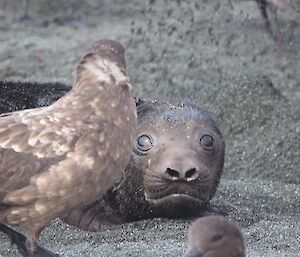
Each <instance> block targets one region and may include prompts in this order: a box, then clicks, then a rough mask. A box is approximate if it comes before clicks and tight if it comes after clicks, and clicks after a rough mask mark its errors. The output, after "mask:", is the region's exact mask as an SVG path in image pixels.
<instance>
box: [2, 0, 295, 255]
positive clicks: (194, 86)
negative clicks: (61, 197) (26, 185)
mask: <svg viewBox="0 0 300 257" xmlns="http://www.w3.org/2000/svg"><path fill="white" fill-rule="evenodd" d="M153 2H154V3H153ZM230 2H231V3H232V6H231V5H230ZM286 2H287V3H288V4H289V5H288V6H292V5H293V8H287V9H284V10H282V11H280V13H279V14H280V18H285V19H286V20H293V19H296V18H297V17H298V18H299V10H300V4H299V2H297V1H296V0H295V1H286ZM32 3H34V5H33V6H31V11H32V15H33V17H34V18H35V20H36V21H39V22H40V21H43V20H47V21H49V26H48V27H46V28H37V27H28V26H24V25H23V24H17V23H15V22H14V19H15V18H16V17H17V16H18V14H19V13H20V2H19V1H8V0H3V1H1V2H0V79H2V80H3V79H7V80H11V79H14V80H37V81H60V82H64V83H72V79H73V78H72V75H71V72H72V69H73V67H74V65H75V63H76V61H77V60H78V58H79V56H80V55H81V53H82V51H83V49H84V48H85V47H86V46H88V44H90V43H91V42H92V41H94V40H96V39H99V38H114V39H118V40H120V41H121V42H122V43H123V44H124V45H125V46H126V49H127V54H126V57H127V62H128V70H129V74H130V77H131V81H132V84H133V85H134V87H135V92H136V94H137V95H139V96H144V97H154V98H161V97H163V98H189V99H192V101H193V102H195V103H197V104H199V105H203V106H205V107H206V108H207V109H208V110H209V111H210V112H212V113H213V115H214V116H215V118H216V119H217V120H218V121H219V123H220V126H221V128H222V130H223V132H224V137H225V140H226V143H227V149H226V151H227V153H226V165H225V170H224V176H223V180H222V182H221V186H220V188H219V190H218V192H217V195H216V197H215V201H217V202H222V203H227V204H229V203H230V204H232V205H233V206H234V208H233V211H232V212H231V214H230V217H231V218H232V219H234V220H237V221H238V222H239V224H240V225H241V226H242V227H243V232H244V235H245V241H246V242H247V253H248V255H247V256H256V257H259V256H268V257H270V256H272V257H273V256H274V257H275V256H278V257H279V256H289V257H294V256H300V254H299V241H300V216H299V210H300V202H299V199H300V186H299V183H300V163H299V161H300V152H299V151H300V150H299V145H300V73H299V70H300V61H299V60H300V43H299V42H298V41H297V40H298V38H297V33H298V32H297V29H296V30H295V31H296V32H295V35H296V36H295V41H294V43H293V44H290V45H278V44H275V43H274V42H273V40H272V39H271V38H270V36H269V34H267V33H266V31H265V29H264V26H263V22H262V19H261V17H260V15H259V12H258V10H257V7H256V5H255V4H254V3H253V1H249V0H248V1H216V0H212V1H204V0H202V1H196V0H195V1H191V0H190V1H188V0H187V1H172V0H169V1H125V0H123V1H108V0H107V1H96V0H85V1H83V0H82V1H79V2H78V8H79V10H78V11H77V13H76V15H78V17H80V18H81V19H82V20H83V21H84V22H85V23H87V24H92V25H94V26H93V27H92V28H81V29H74V28H72V27H70V26H59V25H57V24H55V23H54V22H52V20H53V17H60V16H62V15H63V13H64V6H60V3H61V1H59V0H57V1H49V0H43V1H38V0H35V1H33V0H32ZM49 3H51V4H50V5H49ZM84 3H85V4H84ZM178 3H180V4H178ZM297 15H298V16H297ZM298 20H300V19H298ZM271 82H273V84H272V83H271ZM189 224H190V221H182V220H165V219H163V220H161V219H155V220H148V221H141V222H137V223H133V224H125V225H124V226H119V227H115V228H112V229H111V230H109V231H103V232H99V233H87V232H84V231H79V230H76V229H74V228H71V227H69V226H66V225H64V224H63V223H61V222H60V221H56V222H54V223H53V224H52V225H51V226H49V228H47V229H46V230H45V232H44V233H43V236H42V242H43V244H44V245H46V246H47V247H49V248H51V249H53V250H54V251H56V252H58V253H61V254H63V255H64V256H180V254H181V253H182V252H183V251H184V248H185V234H186V230H187V227H188V225H189ZM10 249H11V247H10V244H9V242H8V240H7V239H6V238H5V237H4V236H3V235H2V234H0V256H1V255H2V256H15V253H14V252H11V250H10Z"/></svg>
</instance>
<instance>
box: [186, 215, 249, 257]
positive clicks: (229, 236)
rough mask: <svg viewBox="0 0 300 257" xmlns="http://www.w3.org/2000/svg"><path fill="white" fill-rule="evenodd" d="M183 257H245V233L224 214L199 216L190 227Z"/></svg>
mask: <svg viewBox="0 0 300 257" xmlns="http://www.w3.org/2000/svg"><path fill="white" fill-rule="evenodd" d="M183 257H245V248H244V241H243V235H242V233H241V232H240V230H239V228H238V226H237V225H236V224H234V223H233V222H231V221H229V220H227V219H226V218H224V217H222V216H206V217H203V218H199V219H197V220H196V221H195V222H194V223H193V224H192V226H191V227H190V229H189V232H188V249H187V251H186V252H185V254H184V255H183Z"/></svg>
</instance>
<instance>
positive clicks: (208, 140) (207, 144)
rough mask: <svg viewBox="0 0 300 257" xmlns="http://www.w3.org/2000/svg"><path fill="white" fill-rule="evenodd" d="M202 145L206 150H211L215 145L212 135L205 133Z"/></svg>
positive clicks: (201, 139)
mask: <svg viewBox="0 0 300 257" xmlns="http://www.w3.org/2000/svg"><path fill="white" fill-rule="evenodd" d="M200 145H201V147H202V148H203V149H204V150H207V151H211V150H213V149H214V147H215V142H214V139H213V138H212V136H210V135H203V136H202V137H201V138H200Z"/></svg>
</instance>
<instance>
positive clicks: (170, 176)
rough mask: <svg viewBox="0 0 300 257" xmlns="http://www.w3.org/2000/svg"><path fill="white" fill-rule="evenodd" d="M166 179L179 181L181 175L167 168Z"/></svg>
mask: <svg viewBox="0 0 300 257" xmlns="http://www.w3.org/2000/svg"><path fill="white" fill-rule="evenodd" d="M165 177H166V178H167V179H171V180H178V179H179V177H180V173H179V172H178V171H177V170H174V169H171V168H167V169H166V171H165Z"/></svg>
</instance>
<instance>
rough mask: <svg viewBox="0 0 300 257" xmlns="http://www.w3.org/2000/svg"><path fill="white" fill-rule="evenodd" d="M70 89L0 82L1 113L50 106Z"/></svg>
mask: <svg viewBox="0 0 300 257" xmlns="http://www.w3.org/2000/svg"><path fill="white" fill-rule="evenodd" d="M70 89H71V87H70V86H66V85H64V84H61V83H36V82H12V81H0V96H1V97H0V113H5V112H13V111H18V110H23V109H31V108H37V107H42V106H47V105H50V104H51V103H53V102H55V101H56V100H58V99H59V98H60V97H62V96H63V95H65V94H66V93H67V92H69V91H70Z"/></svg>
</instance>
